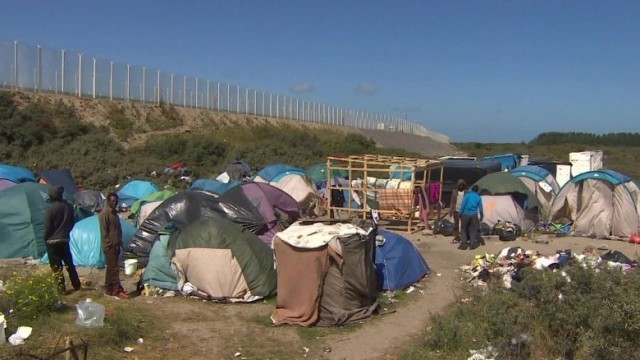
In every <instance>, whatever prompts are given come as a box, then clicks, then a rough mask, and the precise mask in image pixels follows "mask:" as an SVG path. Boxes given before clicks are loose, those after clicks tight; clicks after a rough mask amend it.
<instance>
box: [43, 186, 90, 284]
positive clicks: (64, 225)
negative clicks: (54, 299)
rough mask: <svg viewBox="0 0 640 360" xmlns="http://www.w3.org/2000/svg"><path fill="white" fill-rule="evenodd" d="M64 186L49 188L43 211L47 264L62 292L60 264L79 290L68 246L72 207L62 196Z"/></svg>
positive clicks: (62, 277)
mask: <svg viewBox="0 0 640 360" xmlns="http://www.w3.org/2000/svg"><path fill="white" fill-rule="evenodd" d="M63 193H64V188H63V187H62V186H60V187H55V186H52V187H51V188H50V189H49V201H50V202H51V206H49V208H48V209H47V212H46V213H45V223H44V242H45V244H46V246H47V256H48V257H49V265H50V266H51V271H52V272H53V274H54V276H55V278H56V282H57V283H58V291H59V292H60V293H61V294H64V293H65V292H66V291H67V289H66V287H65V283H64V274H63V273H62V264H63V263H64V265H65V266H66V267H67V272H68V273H69V279H70V280H71V285H72V286H73V288H74V289H75V290H80V287H81V286H80V279H79V278H78V273H77V272H76V267H75V266H74V265H73V256H72V255H71V248H69V233H71V229H73V224H74V221H73V207H72V206H71V204H69V203H68V202H66V201H65V200H64V199H63V198H62V194H63Z"/></svg>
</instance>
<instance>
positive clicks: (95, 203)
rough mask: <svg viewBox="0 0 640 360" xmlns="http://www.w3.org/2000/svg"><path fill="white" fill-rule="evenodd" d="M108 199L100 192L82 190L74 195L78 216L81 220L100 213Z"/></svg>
mask: <svg viewBox="0 0 640 360" xmlns="http://www.w3.org/2000/svg"><path fill="white" fill-rule="evenodd" d="M105 201H106V198H105V196H104V194H102V193H101V192H100V191H95V190H82V191H78V192H77V193H75V195H73V203H74V205H75V208H76V214H77V215H78V217H79V218H80V220H82V219H85V218H88V217H90V216H91V215H93V213H96V212H99V211H101V210H102V208H103V207H104V203H105Z"/></svg>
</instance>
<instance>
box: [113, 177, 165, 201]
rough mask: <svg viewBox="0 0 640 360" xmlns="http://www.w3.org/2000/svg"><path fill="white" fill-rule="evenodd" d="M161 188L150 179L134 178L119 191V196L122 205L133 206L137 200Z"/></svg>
mask: <svg viewBox="0 0 640 360" xmlns="http://www.w3.org/2000/svg"><path fill="white" fill-rule="evenodd" d="M159 190H160V189H158V187H157V186H156V185H155V184H153V183H151V182H149V181H142V180H132V181H129V182H128V183H127V184H126V185H125V186H123V187H122V189H120V191H118V197H119V198H120V204H121V205H126V206H128V207H131V205H133V203H134V202H136V200H138V199H141V198H143V197H145V196H147V195H151V194H153V193H154V192H157V191H159Z"/></svg>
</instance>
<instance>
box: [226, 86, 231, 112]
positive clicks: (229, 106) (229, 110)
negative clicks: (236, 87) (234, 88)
mask: <svg viewBox="0 0 640 360" xmlns="http://www.w3.org/2000/svg"><path fill="white" fill-rule="evenodd" d="M227 112H231V84H227Z"/></svg>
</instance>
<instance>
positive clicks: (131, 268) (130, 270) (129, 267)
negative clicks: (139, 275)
mask: <svg viewBox="0 0 640 360" xmlns="http://www.w3.org/2000/svg"><path fill="white" fill-rule="evenodd" d="M136 270H138V259H127V260H125V261H124V273H125V274H127V275H129V276H133V275H134V274H135V273H136Z"/></svg>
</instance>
